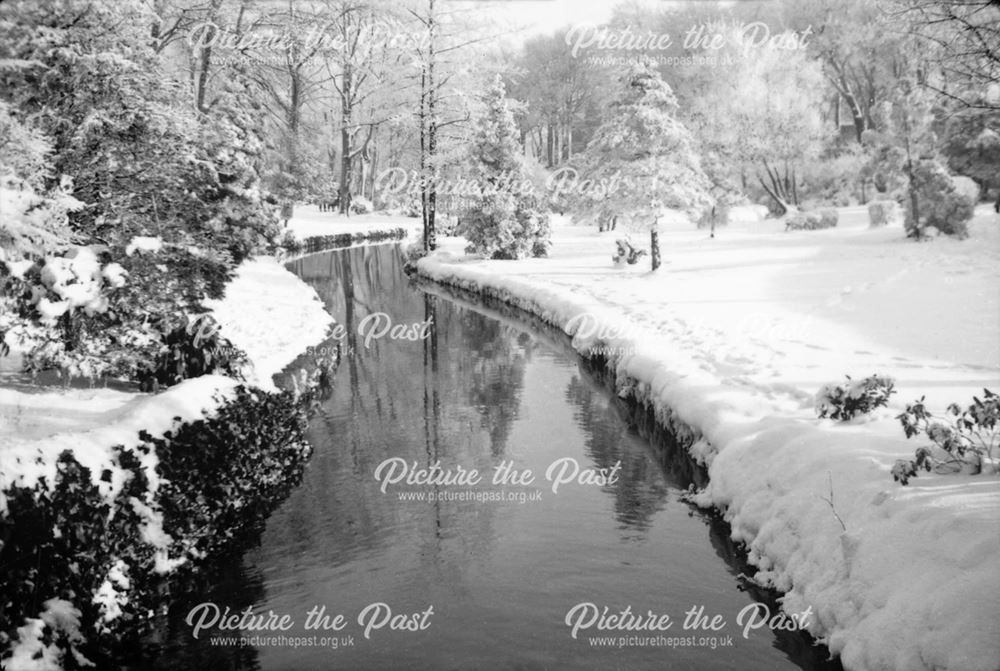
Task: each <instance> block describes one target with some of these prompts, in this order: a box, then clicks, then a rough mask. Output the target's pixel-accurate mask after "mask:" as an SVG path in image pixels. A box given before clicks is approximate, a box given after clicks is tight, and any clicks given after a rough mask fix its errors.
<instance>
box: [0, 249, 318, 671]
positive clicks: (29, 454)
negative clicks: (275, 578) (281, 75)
mask: <svg viewBox="0 0 1000 671" xmlns="http://www.w3.org/2000/svg"><path fill="white" fill-rule="evenodd" d="M207 307H209V308H210V310H211V314H212V315H213V316H214V318H215V321H216V322H217V323H218V325H219V332H220V333H221V334H222V335H223V336H224V337H226V338H227V339H228V340H229V341H230V342H232V343H233V344H234V345H235V346H236V347H239V348H240V349H242V350H243V351H245V352H246V354H247V359H248V365H247V366H246V367H245V369H244V371H243V380H236V379H233V378H230V377H225V376H222V375H204V376H201V377H197V378H192V379H188V380H185V381H183V382H181V383H180V384H178V385H176V386H173V387H171V388H169V389H167V390H165V391H163V392H161V393H156V394H150V393H142V392H138V391H136V390H134V389H129V388H128V387H127V386H126V387H123V388H121V389H107V388H89V387H88V388H80V386H78V385H77V386H70V385H69V384H66V385H65V386H51V385H50V386H40V385H37V384H34V383H33V381H32V380H31V379H30V378H27V377H25V376H21V375H17V374H13V373H8V374H6V375H5V376H4V378H3V386H0V439H2V444H3V446H2V448H0V531H2V537H3V546H2V550H3V552H4V563H5V564H6V565H7V566H8V567H10V571H9V572H8V573H7V575H6V576H5V580H4V585H5V586H4V593H5V599H6V601H5V603H4V605H3V608H2V612H0V616H2V617H0V620H3V621H4V623H5V624H4V627H3V629H4V630H5V631H14V630H15V629H16V634H15V635H14V637H13V639H12V640H9V641H3V643H4V644H5V645H3V646H2V647H4V648H7V651H6V652H7V653H8V654H9V655H10V656H9V658H7V659H5V660H4V667H5V668H9V669H12V670H13V669H22V668H24V669H30V668H37V667H38V664H39V663H41V662H44V663H45V664H48V665H49V666H47V667H46V668H58V667H59V666H60V665H61V664H63V663H64V659H65V656H66V655H69V654H72V655H73V656H74V657H77V661H78V663H79V660H80V659H85V658H86V657H87V655H89V654H94V651H98V652H97V654H98V659H100V654H102V653H100V652H99V651H100V650H101V648H102V647H103V646H105V645H111V647H112V648H113V647H114V644H115V642H116V641H117V640H118V639H119V638H120V637H121V636H123V635H125V634H127V632H129V631H130V630H131V629H134V628H135V627H136V625H138V624H139V623H141V621H142V620H143V619H144V618H145V617H146V613H147V611H148V612H150V613H151V612H153V609H154V603H155V602H158V601H159V599H160V598H161V597H160V596H157V594H158V593H161V592H162V590H161V589H160V587H158V585H159V584H160V583H162V582H163V581H165V580H167V579H168V577H171V576H173V575H175V574H176V573H177V572H178V571H188V570H189V569H193V570H197V569H196V568H193V567H195V566H197V565H199V564H201V563H202V562H203V561H205V560H207V559H208V560H210V559H211V558H212V557H213V556H215V555H216V554H218V553H219V552H221V551H224V550H226V549H227V548H228V549H231V548H232V547H233V546H234V545H236V544H238V543H239V542H241V539H245V538H246V537H247V536H248V535H252V534H253V530H254V529H255V528H257V526H258V525H259V524H261V523H262V522H263V520H264V519H266V516H267V513H268V511H269V510H270V509H271V508H273V506H274V505H276V504H277V503H278V502H279V501H280V500H281V499H282V498H283V497H284V496H285V495H287V492H288V490H289V489H290V487H292V486H293V485H294V484H295V482H296V481H297V479H298V477H300V475H301V470H302V466H303V464H304V462H305V460H306V458H307V457H308V456H309V453H310V447H309V445H308V444H307V443H306V441H305V439H304V434H303V432H304V430H305V407H304V404H303V402H304V400H305V395H307V394H310V393H311V390H312V389H314V388H315V386H316V385H317V384H318V383H319V381H320V380H321V379H324V376H328V375H329V369H330V368H331V367H332V366H333V365H335V357H332V356H331V357H325V358H323V359H324V360H323V361H318V360H312V361H310V362H308V363H306V362H303V364H302V366H300V369H301V370H300V371H298V372H299V373H301V375H299V374H296V375H295V376H294V377H293V378H292V379H293V380H294V381H295V383H293V384H291V385H287V384H286V385H283V386H284V388H285V389H292V390H293V391H287V392H282V391H281V390H280V389H279V387H278V386H277V385H276V384H275V380H274V378H275V375H276V374H278V373H280V372H281V371H282V370H283V369H285V368H286V367H288V366H289V364H292V363H293V362H296V363H298V361H297V360H298V358H299V357H300V355H301V354H303V353H304V352H305V351H306V350H307V348H309V347H312V346H315V345H319V344H321V343H322V342H323V341H324V340H325V338H326V337H327V335H328V333H329V331H330V326H331V324H332V321H333V319H332V317H331V316H330V315H329V314H328V313H327V312H326V311H325V310H324V309H323V307H322V305H321V304H320V303H319V301H318V298H317V296H316V293H315V292H314V291H313V290H312V289H311V288H310V287H309V286H308V285H306V284H305V283H303V282H302V281H301V280H299V279H298V278H297V277H295V275H294V274H292V273H290V272H289V271H287V270H286V269H284V268H283V267H282V266H281V265H279V264H278V263H277V262H276V261H275V260H274V259H273V258H269V257H259V258H256V259H252V260H248V261H246V262H245V263H244V264H243V265H241V266H240V267H239V268H238V270H237V273H236V275H235V277H234V279H233V280H232V282H231V283H230V284H229V285H228V286H227V290H226V294H225V297H224V298H223V299H221V300H218V301H211V302H209V305H208V306H207ZM313 359H316V358H315V357H313ZM28 557H33V559H32V561H31V562H27V563H26V562H25V561H24V560H25V559H26V558H28ZM32 604H33V605H32ZM107 637H110V638H107ZM102 639H104V640H103V641H102ZM85 653H86V654H85ZM39 660H41V661H39Z"/></svg>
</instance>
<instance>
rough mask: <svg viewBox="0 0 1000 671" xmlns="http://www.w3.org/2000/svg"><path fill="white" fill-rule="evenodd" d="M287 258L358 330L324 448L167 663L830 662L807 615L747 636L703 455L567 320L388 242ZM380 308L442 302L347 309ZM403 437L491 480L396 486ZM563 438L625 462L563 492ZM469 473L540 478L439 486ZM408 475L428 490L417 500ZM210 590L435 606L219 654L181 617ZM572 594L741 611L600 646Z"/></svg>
mask: <svg viewBox="0 0 1000 671" xmlns="http://www.w3.org/2000/svg"><path fill="white" fill-rule="evenodd" d="M292 268H293V270H295V272H297V273H298V274H299V275H300V276H301V277H303V278H304V279H305V280H306V281H308V282H310V283H311V284H312V285H313V286H314V287H315V288H316V289H317V291H318V292H319V294H320V296H321V297H322V299H323V300H324V301H325V303H326V305H327V308H328V309H329V310H330V311H331V313H332V314H333V315H334V316H335V317H336V318H337V319H338V321H340V322H341V323H343V324H345V325H347V326H348V328H349V332H350V335H349V336H348V337H347V338H345V340H344V342H343V343H342V344H343V347H344V350H345V352H347V355H346V358H345V360H344V362H343V363H342V364H341V366H340V368H339V369H338V372H337V380H336V381H335V384H334V389H333V393H332V395H331V397H330V398H329V399H327V400H326V401H325V402H324V403H323V404H322V407H321V408H320V410H319V412H318V413H317V414H316V415H315V416H314V418H313V420H312V423H311V428H310V440H311V441H312V442H313V444H314V446H315V447H316V450H315V454H314V456H313V458H312V461H311V462H310V464H309V466H308V468H307V471H306V474H305V477H304V479H303V483H302V485H301V486H300V487H299V488H298V489H297V490H296V491H295V492H293V494H292V495H291V496H290V498H289V499H288V500H287V501H286V502H285V504H284V505H283V506H282V507H281V508H280V509H279V510H278V511H277V512H276V513H275V514H274V515H273V516H272V518H271V519H270V521H269V523H268V526H267V529H266V531H265V532H264V534H263V537H262V539H261V543H260V546H259V547H257V548H255V549H253V550H251V551H250V552H248V553H247V554H246V555H245V556H244V557H243V558H242V560H241V562H240V563H239V565H238V566H233V567H231V571H230V575H229V576H228V578H227V579H226V580H220V581H217V582H216V583H215V584H213V585H212V586H211V587H210V588H207V589H206V590H205V592H204V593H201V594H198V595H197V597H192V598H190V599H188V600H187V601H186V602H184V603H181V604H179V605H178V606H177V607H175V608H174V609H173V611H172V613H171V618H170V620H171V623H172V624H171V625H170V627H169V629H168V633H167V634H165V635H163V637H162V638H163V640H164V641H165V642H166V644H167V646H168V648H169V649H170V655H169V656H167V657H164V658H162V659H161V661H160V662H159V666H160V667H161V668H192V667H194V666H205V665H206V664H207V665H208V666H207V667H206V668H231V669H253V668H261V669H290V670H291V669H295V670H299V669H401V668H406V669H435V670H436V669H616V668H617V669H663V668H672V669H673V668H677V669H783V668H797V667H798V666H799V665H801V666H802V667H803V668H825V667H824V666H823V665H822V663H820V662H818V661H817V659H819V658H821V657H822V654H821V653H819V652H818V651H817V650H816V649H813V648H809V647H808V646H807V644H806V643H805V640H804V639H802V638H801V637H798V636H795V637H793V638H794V640H792V641H789V640H785V639H781V638H776V637H775V636H773V635H772V634H770V633H769V632H766V631H758V632H754V633H752V634H751V635H750V637H749V638H748V639H743V638H742V636H741V635H740V632H739V629H738V627H737V626H736V624H735V617H736V614H737V613H738V612H739V611H740V609H742V608H743V607H744V606H746V605H748V604H750V603H751V602H752V601H753V599H754V597H752V596H751V595H750V594H748V593H746V592H743V591H740V589H738V586H739V583H738V579H737V578H736V574H737V573H739V572H740V571H741V570H743V569H744V568H745V567H743V566H741V565H740V563H739V561H738V560H736V559H734V558H733V557H734V553H733V551H732V548H731V547H729V545H728V540H727V538H726V533H725V531H724V529H725V527H724V525H721V524H720V523H719V522H717V521H715V520H712V519H711V518H709V517H707V516H705V515H703V514H702V513H700V512H696V511H693V510H691V509H690V508H689V507H688V506H687V505H685V504H683V503H681V502H680V501H679V494H680V492H681V491H683V489H684V488H686V486H687V485H688V483H689V482H691V479H690V473H689V474H688V475H685V473H684V471H683V469H684V468H688V469H690V465H689V464H688V465H687V466H686V467H678V466H676V465H675V464H674V462H675V461H677V460H676V458H675V457H669V458H668V457H666V456H664V455H665V454H666V452H665V451H664V449H660V450H657V449H653V448H652V447H651V446H650V443H649V442H648V441H647V440H646V439H644V438H643V437H642V436H641V435H640V432H641V433H648V432H649V430H650V427H648V426H646V425H644V420H643V418H642V413H641V412H639V413H638V414H636V413H637V411H636V410H635V409H634V408H629V407H628V406H626V405H625V404H623V403H622V402H621V401H620V400H618V399H615V398H614V397H613V396H612V395H611V394H609V392H608V391H607V389H605V387H604V386H603V385H602V384H601V382H600V380H599V379H598V378H597V377H595V375H593V374H591V373H590V372H589V371H587V370H586V369H585V366H584V365H583V364H581V363H580V362H579V361H578V359H577V357H576V356H575V355H574V354H573V353H572V351H570V350H569V349H568V348H567V346H566V345H565V343H564V342H563V341H562V340H561V339H560V338H558V337H554V336H553V335H552V334H551V333H548V332H546V331H545V330H544V329H539V328H535V327H528V326H525V322H524V321H522V320H514V319H511V318H510V317H509V316H508V314H507V313H508V311H507V310H505V309H502V308H497V307H495V306H494V307H489V306H483V305H479V304H471V303H469V302H468V301H467V299H462V298H461V297H456V296H451V295H448V294H446V293H445V292H443V291H442V290H440V289H434V288H431V287H427V288H426V291H425V290H424V289H423V288H421V287H418V286H415V285H413V284H411V283H410V282H409V281H408V280H407V278H406V277H405V276H404V275H403V273H402V258H401V255H400V252H399V250H398V248H396V247H393V246H374V247H363V248H355V249H351V250H347V251H338V252H332V253H327V254H322V255H315V256H311V257H307V258H305V259H302V260H299V261H296V262H295V263H294V264H293V265H292ZM376 312H383V313H386V314H387V315H389V316H390V317H391V319H392V320H393V322H394V323H397V324H412V323H417V322H421V321H424V320H427V319H431V320H432V322H433V328H432V329H431V330H430V336H429V337H428V338H426V339H424V340H416V341H406V340H392V339H389V338H382V339H375V340H371V341H370V342H368V343H367V347H366V343H365V342H364V338H361V337H359V336H358V335H357V333H355V332H354V329H355V328H356V326H357V324H358V323H359V322H360V320H362V319H363V318H364V317H365V316H367V315H369V314H373V313H376ZM648 437H649V438H650V439H651V440H652V441H654V442H657V441H659V442H661V443H662V442H663V439H662V437H661V436H658V435H649V436H648ZM661 447H664V445H661ZM666 447H669V446H666ZM393 457H402V458H403V459H405V460H406V462H408V463H411V464H416V465H417V466H418V467H419V466H422V467H425V468H426V467H430V466H431V465H432V464H435V463H438V462H439V463H440V466H441V468H442V469H449V468H451V469H454V468H457V467H459V466H460V467H462V468H465V469H479V471H480V472H482V473H483V474H484V482H483V483H481V484H479V485H477V486H475V487H458V486H454V487H448V486H443V485H438V486H422V487H421V486H404V485H403V484H400V485H394V486H389V487H388V489H387V491H386V492H385V493H383V491H382V490H381V485H380V483H379V482H378V481H376V479H375V477H374V472H375V470H376V468H377V467H378V466H379V464H380V463H382V462H383V460H386V459H389V458H393ZM564 458H572V459H574V460H576V462H577V463H578V464H579V466H580V467H581V468H604V469H613V468H614V467H615V466H617V465H619V464H620V470H619V471H618V473H619V476H618V478H617V480H616V481H614V482H608V483H606V484H579V483H571V484H566V485H563V486H562V487H560V489H559V491H558V493H553V492H552V490H551V487H550V483H549V482H547V481H546V480H545V477H544V474H545V472H546V469H547V468H548V467H549V465H550V464H552V463H553V462H554V461H556V460H559V459H564ZM502 463H508V464H509V465H510V466H511V468H513V469H517V470H518V471H523V470H524V469H531V471H532V472H533V473H534V474H536V479H535V481H534V482H533V483H532V484H530V485H518V486H515V485H508V486H506V487H504V486H495V485H493V484H491V483H490V482H489V478H490V476H491V475H492V473H493V469H494V468H495V467H497V466H498V465H500V464H502ZM459 490H468V491H469V492H471V493H472V494H479V495H484V493H485V492H487V491H489V492H493V493H496V492H499V491H501V490H502V491H503V493H504V495H509V494H510V493H512V492H513V493H514V494H515V495H521V496H524V497H525V498H530V497H539V496H540V500H533V501H527V502H524V503H520V502H516V501H504V502H498V501H488V502H482V501H476V500H471V499H470V500H442V499H444V497H445V495H447V494H449V493H456V492H458V491H459ZM401 492H402V493H407V492H409V493H410V494H413V493H416V494H420V493H422V494H423V495H424V496H425V497H426V496H427V495H429V494H435V495H436V496H435V497H434V500H427V499H426V498H425V500H404V499H403V498H402V497H401V495H400V493H401ZM758 596H759V597H760V598H764V596H763V595H758ZM200 601H213V602H215V603H218V604H219V605H220V606H225V605H230V606H233V607H234V609H237V608H239V607H245V605H246V604H253V605H254V606H255V607H256V609H258V610H260V611H264V612H266V611H267V610H268V609H271V610H273V611H274V612H276V613H287V614H290V615H292V617H293V619H294V620H295V622H296V624H295V627H294V628H293V629H292V630H291V631H289V632H286V633H287V635H290V636H311V635H315V634H316V632H308V631H306V630H305V629H304V628H303V622H304V620H305V614H306V612H307V611H309V610H310V609H311V608H313V607H314V606H325V607H326V610H327V612H329V613H344V614H345V615H346V616H347V618H348V620H353V618H355V617H356V616H357V614H358V613H359V612H360V611H361V610H362V609H363V608H364V607H365V606H367V605H368V604H371V603H374V602H385V603H386V604H388V605H389V606H390V607H391V608H392V610H393V612H394V613H397V614H415V613H419V612H421V611H424V610H426V609H427V608H428V607H429V606H433V611H434V612H433V616H432V617H431V618H430V622H431V626H430V627H429V628H428V629H426V630H425V631H420V632H415V633H414V632H399V631H386V630H378V631H374V632H373V633H372V636H371V638H370V639H368V640H366V639H364V638H363V637H362V636H361V632H360V628H359V627H358V626H357V625H356V624H355V623H354V622H353V621H352V622H350V623H349V625H348V626H347V628H346V629H345V630H344V631H343V633H342V635H343V636H347V635H349V634H353V640H352V641H350V642H348V641H347V640H346V639H345V640H344V643H345V644H346V645H338V649H336V650H333V649H330V648H329V646H328V647H326V648H323V647H319V646H303V647H291V646H289V645H277V646H275V645H261V646H252V647H248V648H246V649H245V652H246V651H248V652H250V653H252V655H250V656H247V655H246V654H239V655H237V654H231V655H228V656H227V655H225V654H220V653H219V652H218V650H217V649H211V648H210V647H208V646H206V645H204V640H201V641H198V642H194V641H193V640H192V639H191V636H190V627H188V626H187V625H186V624H184V623H183V621H182V620H183V617H184V615H185V614H186V612H187V609H188V608H190V606H191V605H192V604H193V603H197V602H200ZM580 602H593V603H595V604H598V605H600V606H604V605H607V606H609V607H610V608H611V610H612V611H619V610H621V609H623V608H625V607H626V606H631V607H632V609H633V610H634V611H638V612H641V613H645V612H646V611H647V610H652V611H653V612H655V613H666V614H670V615H671V616H673V618H674V619H675V620H676V622H675V625H674V627H673V629H672V630H670V631H669V632H667V634H666V635H667V636H671V637H683V636H690V635H691V632H685V631H683V630H682V629H681V623H680V620H682V619H683V615H684V613H685V611H687V610H688V609H690V608H691V607H692V606H695V605H703V606H704V607H705V610H706V612H710V613H719V614H722V615H723V616H724V617H725V618H726V619H727V621H729V622H730V624H729V625H728V626H727V628H726V629H725V630H724V631H723V632H721V635H723V636H725V635H733V636H734V643H735V645H734V646H733V647H725V648H717V649H714V650H713V649H711V648H710V647H708V646H705V647H698V646H690V645H688V646H683V647H670V646H666V645H660V646H645V647H637V646H626V647H624V648H621V649H619V647H618V646H617V645H615V646H613V647H610V648H601V647H595V646H593V645H591V644H590V643H589V642H588V640H587V636H588V632H584V633H581V635H580V638H579V639H578V640H574V639H573V638H571V637H570V632H569V628H568V627H567V626H566V625H565V624H564V618H565V616H566V613H567V611H568V610H569V609H570V608H572V607H573V606H574V605H575V604H577V603H580ZM320 633H325V632H320ZM599 633H600V632H589V634H590V635H594V634H599ZM614 633H615V635H616V636H617V635H620V634H621V633H622V632H614ZM626 633H628V632H626ZM639 633H640V634H643V632H639ZM643 635H646V634H643ZM185 636H186V642H185ZM205 636H206V634H205V633H203V634H202V639H204V637H205ZM696 638H697V637H696ZM347 643H350V644H347ZM706 643H707V641H706ZM803 646H805V647H803ZM790 657H794V659H795V661H792V659H790Z"/></svg>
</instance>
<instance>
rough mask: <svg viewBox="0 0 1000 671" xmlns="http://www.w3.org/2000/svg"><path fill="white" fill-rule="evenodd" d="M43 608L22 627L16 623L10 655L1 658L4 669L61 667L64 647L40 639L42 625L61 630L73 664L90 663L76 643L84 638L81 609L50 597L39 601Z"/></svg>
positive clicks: (29, 670) (24, 670) (49, 670)
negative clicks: (14, 641) (81, 629)
mask: <svg viewBox="0 0 1000 671" xmlns="http://www.w3.org/2000/svg"><path fill="white" fill-rule="evenodd" d="M42 605H43V606H44V610H43V611H42V613H41V616H40V617H38V618H27V621H26V622H25V624H24V626H23V627H18V629H17V634H18V640H17V642H16V643H15V644H14V646H13V648H12V649H11V656H10V657H8V658H7V659H5V660H4V669H6V670H7V671H61V669H63V668H64V667H63V651H62V650H61V649H60V648H59V647H58V646H57V645H56V644H55V641H52V642H49V643H46V642H45V641H44V640H43V635H44V633H45V628H46V627H48V628H49V629H50V630H51V632H52V633H53V634H57V633H58V634H60V635H61V636H63V637H65V639H66V640H67V641H68V642H69V643H70V645H71V646H73V647H71V649H70V652H71V653H72V655H73V657H74V659H75V661H76V665H77V666H78V667H80V668H85V667H93V666H94V664H93V663H92V662H90V660H88V659H86V658H85V657H83V655H81V654H80V653H79V652H78V651H77V650H76V648H75V646H76V645H77V644H79V643H81V642H83V635H82V634H81V633H80V611H79V610H77V609H76V608H74V607H73V604H71V603H70V602H69V601H65V600H63V599H49V600H48V601H46V602H45V603H43V604H42Z"/></svg>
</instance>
